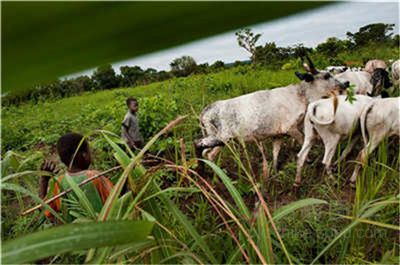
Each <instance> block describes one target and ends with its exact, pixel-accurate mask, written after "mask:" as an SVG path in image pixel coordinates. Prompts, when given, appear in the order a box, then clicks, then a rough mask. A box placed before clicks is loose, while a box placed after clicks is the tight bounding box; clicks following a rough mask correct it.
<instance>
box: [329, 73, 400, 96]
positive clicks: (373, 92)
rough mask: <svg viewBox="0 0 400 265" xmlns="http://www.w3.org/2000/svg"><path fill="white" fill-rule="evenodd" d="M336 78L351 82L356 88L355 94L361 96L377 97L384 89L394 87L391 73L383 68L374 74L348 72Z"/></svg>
mask: <svg viewBox="0 0 400 265" xmlns="http://www.w3.org/2000/svg"><path fill="white" fill-rule="evenodd" d="M335 77H336V78H337V79H339V80H340V81H342V82H344V81H349V82H350V84H351V85H354V86H355V88H354V90H353V92H354V93H355V94H361V95H369V96H377V95H379V94H380V93H381V88H382V87H384V88H389V87H391V86H392V83H391V82H390V79H389V73H388V72H387V71H386V70H384V69H382V68H377V69H375V70H374V71H373V72H372V74H370V73H368V72H365V71H360V72H351V71H346V72H344V73H341V74H337V75H335Z"/></svg>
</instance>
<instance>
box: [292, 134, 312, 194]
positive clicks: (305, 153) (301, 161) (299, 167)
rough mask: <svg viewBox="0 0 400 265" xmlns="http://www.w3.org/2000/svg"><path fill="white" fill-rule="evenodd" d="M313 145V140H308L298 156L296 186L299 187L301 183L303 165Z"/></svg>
mask: <svg viewBox="0 0 400 265" xmlns="http://www.w3.org/2000/svg"><path fill="white" fill-rule="evenodd" d="M312 144H313V138H312V137H310V138H306V140H305V141H304V144H303V146H302V148H301V150H300V152H299V153H298V155H297V157H298V158H297V169H296V179H295V180H294V186H298V185H299V184H300V182H301V171H302V169H303V165H304V162H305V160H306V159H307V156H308V153H309V152H310V150H311V147H312Z"/></svg>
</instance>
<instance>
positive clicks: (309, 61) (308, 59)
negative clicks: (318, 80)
mask: <svg viewBox="0 0 400 265" xmlns="http://www.w3.org/2000/svg"><path fill="white" fill-rule="evenodd" d="M306 58H307V61H308V63H309V64H310V70H311V71H310V72H311V73H312V74H314V75H315V74H317V73H318V71H317V69H315V67H314V64H313V62H312V61H311V59H310V57H308V55H307V54H306Z"/></svg>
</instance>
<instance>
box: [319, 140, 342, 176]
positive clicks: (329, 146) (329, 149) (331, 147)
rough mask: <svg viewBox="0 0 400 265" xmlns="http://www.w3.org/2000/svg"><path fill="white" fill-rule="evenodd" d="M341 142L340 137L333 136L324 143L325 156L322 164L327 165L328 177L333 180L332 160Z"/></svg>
mask: <svg viewBox="0 0 400 265" xmlns="http://www.w3.org/2000/svg"><path fill="white" fill-rule="evenodd" d="M339 140H340V136H339V135H332V136H331V137H328V139H327V140H326V141H324V145H325V154H324V159H323V160H322V163H323V164H324V165H325V168H326V172H327V173H328V176H329V177H330V178H333V175H332V167H331V164H332V159H333V156H334V155H335V152H336V148H337V145H338V143H339Z"/></svg>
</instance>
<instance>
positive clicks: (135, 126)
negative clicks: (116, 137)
mask: <svg viewBox="0 0 400 265" xmlns="http://www.w3.org/2000/svg"><path fill="white" fill-rule="evenodd" d="M126 105H127V107H128V113H127V114H126V115H125V118H124V120H123V121H122V128H121V134H122V139H124V140H125V142H126V143H127V144H128V145H129V147H130V148H131V149H132V150H135V149H142V148H143V146H144V141H143V138H142V136H141V135H140V132H139V120H138V118H137V115H136V113H137V112H138V111H139V103H138V101H137V99H136V98H128V99H127V100H126Z"/></svg>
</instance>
